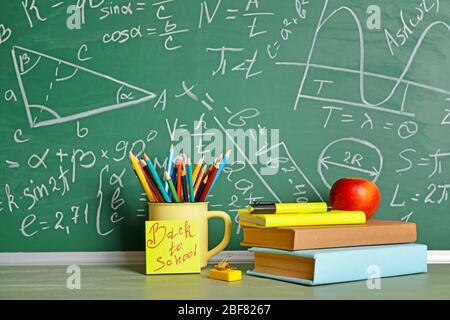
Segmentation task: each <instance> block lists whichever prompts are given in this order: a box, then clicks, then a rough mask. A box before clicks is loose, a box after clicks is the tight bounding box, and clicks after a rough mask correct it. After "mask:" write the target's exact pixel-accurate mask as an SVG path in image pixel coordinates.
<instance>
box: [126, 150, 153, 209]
mask: <svg viewBox="0 0 450 320" xmlns="http://www.w3.org/2000/svg"><path fill="white" fill-rule="evenodd" d="M129 155H130V160H131V164H132V165H133V168H134V172H135V173H136V176H137V177H138V180H139V182H140V183H141V185H142V187H143V188H144V191H145V194H146V195H147V198H148V200H149V201H150V202H156V198H155V195H154V194H153V192H152V190H151V189H150V186H149V185H148V183H147V180H146V179H145V176H144V171H143V170H142V167H141V165H140V164H139V162H138V161H137V158H136V157H135V156H134V154H133V152H131V151H130V154H129Z"/></svg>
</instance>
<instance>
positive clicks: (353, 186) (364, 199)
mask: <svg viewBox="0 0 450 320" xmlns="http://www.w3.org/2000/svg"><path fill="white" fill-rule="evenodd" d="M330 202H331V207H332V208H333V209H334V210H359V211H364V213H365V214H366V218H367V219H370V217H371V216H372V215H373V214H374V213H375V211H377V209H378V206H379V204H380V190H379V189H378V187H377V185H376V184H375V183H373V182H372V181H370V180H367V179H363V178H342V179H339V180H337V181H336V182H335V183H334V184H333V186H332V187H331V190H330Z"/></svg>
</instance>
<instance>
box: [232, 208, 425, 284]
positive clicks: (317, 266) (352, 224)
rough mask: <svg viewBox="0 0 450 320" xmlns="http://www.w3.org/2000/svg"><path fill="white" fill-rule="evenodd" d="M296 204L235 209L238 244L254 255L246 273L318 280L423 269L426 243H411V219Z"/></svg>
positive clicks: (413, 232) (310, 281)
mask: <svg viewBox="0 0 450 320" xmlns="http://www.w3.org/2000/svg"><path fill="white" fill-rule="evenodd" d="M277 205H278V207H280V205H279V204H277ZM308 205H311V204H308ZM262 207H263V206H262ZM298 208H299V209H298V212H299V213H295V209H294V206H293V207H292V208H291V209H292V210H291V212H290V213H280V212H286V210H279V211H280V212H276V210H272V211H271V212H270V213H269V211H270V210H269V211H267V212H265V213H261V212H262V211H258V210H253V207H252V206H249V208H248V209H247V210H239V223H240V224H241V226H242V229H243V241H242V243H241V245H242V246H247V247H251V248H250V249H249V251H250V252H253V253H254V257H255V267H254V269H253V270H251V271H248V274H250V275H254V276H259V277H266V278H272V279H276V280H282V281H289V282H294V283H299V284H305V285H320V284H328V283H338V282H347V281H355V280H365V279H369V278H378V277H380V278H381V277H392V276H399V275H407V274H413V273H422V272H427V247H426V246H425V245H422V244H416V243H414V242H415V241H416V238H417V233H416V224H415V223H411V222H400V221H390V220H368V221H366V219H365V215H364V213H363V212H358V211H351V212H350V211H328V212H326V207H325V208H323V207H321V208H320V209H319V210H318V211H319V212H313V211H314V210H317V208H316V209H313V210H312V209H311V210H309V212H305V209H304V208H302V206H300V207H298ZM307 211H308V210H307Z"/></svg>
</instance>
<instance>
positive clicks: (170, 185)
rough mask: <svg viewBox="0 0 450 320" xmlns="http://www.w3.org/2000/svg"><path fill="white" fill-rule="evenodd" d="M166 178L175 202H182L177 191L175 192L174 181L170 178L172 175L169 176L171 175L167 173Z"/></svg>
mask: <svg viewBox="0 0 450 320" xmlns="http://www.w3.org/2000/svg"><path fill="white" fill-rule="evenodd" d="M164 176H165V178H166V179H165V180H166V181H167V184H168V185H169V189H170V190H171V191H172V197H173V200H174V201H175V202H180V199H179V198H178V195H177V190H175V186H174V185H173V181H172V179H171V178H170V175H169V173H168V172H167V171H166V172H164Z"/></svg>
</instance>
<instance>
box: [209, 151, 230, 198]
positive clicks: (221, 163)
mask: <svg viewBox="0 0 450 320" xmlns="http://www.w3.org/2000/svg"><path fill="white" fill-rule="evenodd" d="M230 154H231V150H228V151H227V153H225V157H223V159H222V161H221V162H220V166H219V170H217V173H216V176H215V177H214V180H213V182H212V184H211V188H210V189H209V190H210V191H211V189H212V188H213V187H214V184H215V183H216V181H217V178H219V176H220V174H221V173H222V170H223V168H224V167H225V165H226V164H227V162H228V159H229V158H230Z"/></svg>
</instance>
